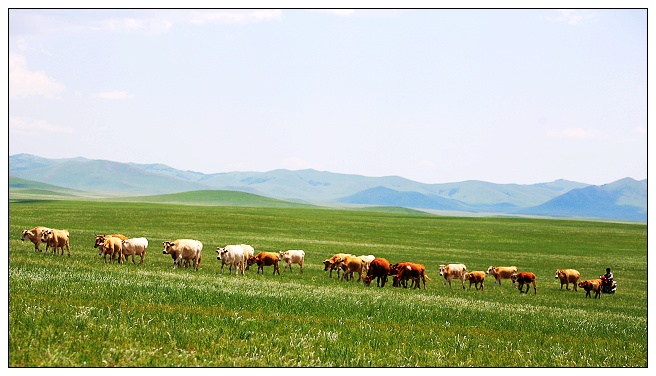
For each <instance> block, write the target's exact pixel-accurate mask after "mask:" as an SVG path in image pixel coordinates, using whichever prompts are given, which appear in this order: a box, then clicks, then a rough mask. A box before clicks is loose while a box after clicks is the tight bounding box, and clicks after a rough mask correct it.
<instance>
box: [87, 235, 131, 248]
mask: <svg viewBox="0 0 656 376" xmlns="http://www.w3.org/2000/svg"><path fill="white" fill-rule="evenodd" d="M110 236H113V237H115V238H119V239H121V240H128V238H127V237H126V236H125V235H121V234H111V235H96V242H95V243H94V245H93V248H98V247H102V245H103V244H104V243H105V239H106V238H108V237H110Z"/></svg>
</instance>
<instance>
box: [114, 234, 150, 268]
mask: <svg viewBox="0 0 656 376" xmlns="http://www.w3.org/2000/svg"><path fill="white" fill-rule="evenodd" d="M147 248H148V239H146V238H132V239H127V240H122V241H121V261H123V260H125V259H126V258H127V257H129V256H132V263H133V264H136V263H135V262H134V256H135V255H136V256H139V257H141V262H140V264H143V263H144V258H145V257H146V249H147ZM126 256H127V257H126Z"/></svg>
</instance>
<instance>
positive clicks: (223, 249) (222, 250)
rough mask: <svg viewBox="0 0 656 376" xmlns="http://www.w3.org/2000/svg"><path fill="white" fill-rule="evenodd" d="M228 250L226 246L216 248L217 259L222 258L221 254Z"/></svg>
mask: <svg viewBox="0 0 656 376" xmlns="http://www.w3.org/2000/svg"><path fill="white" fill-rule="evenodd" d="M226 252H227V251H226V249H225V248H221V247H218V248H217V249H216V259H217V260H221V256H222V255H223V254H224V253H226Z"/></svg>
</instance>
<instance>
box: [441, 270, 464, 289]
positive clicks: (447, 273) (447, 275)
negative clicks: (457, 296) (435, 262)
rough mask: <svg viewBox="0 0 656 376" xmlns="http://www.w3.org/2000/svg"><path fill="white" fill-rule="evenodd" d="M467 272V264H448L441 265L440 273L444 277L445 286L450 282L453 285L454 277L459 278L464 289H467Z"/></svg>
mask: <svg viewBox="0 0 656 376" xmlns="http://www.w3.org/2000/svg"><path fill="white" fill-rule="evenodd" d="M466 272H467V267H466V266H465V264H448V265H440V275H441V276H443V277H444V286H445V287H446V283H447V282H448V283H449V287H451V280H452V279H459V280H460V283H461V284H462V289H463V290H464V289H465V273H466Z"/></svg>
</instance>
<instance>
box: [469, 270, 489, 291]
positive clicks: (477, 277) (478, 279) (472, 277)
mask: <svg viewBox="0 0 656 376" xmlns="http://www.w3.org/2000/svg"><path fill="white" fill-rule="evenodd" d="M465 281H469V289H470V290H471V286H472V283H473V284H474V287H476V290H478V284H479V283H480V284H481V291H483V289H484V288H485V272H483V271H476V272H469V273H465Z"/></svg>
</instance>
